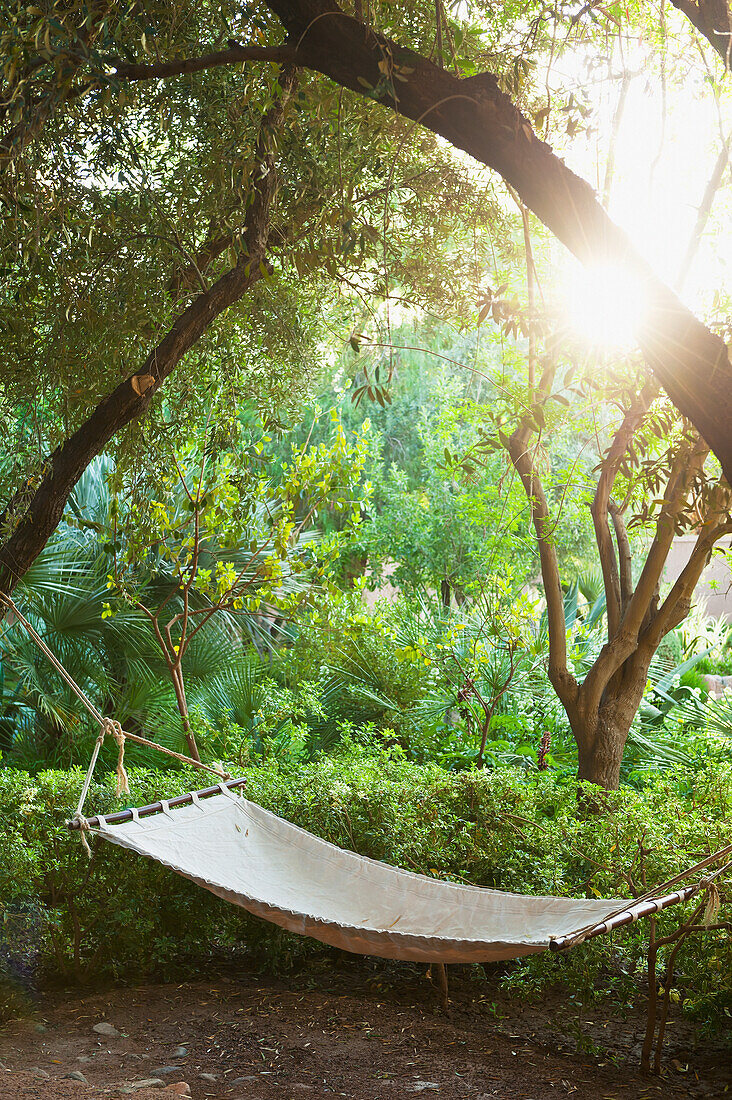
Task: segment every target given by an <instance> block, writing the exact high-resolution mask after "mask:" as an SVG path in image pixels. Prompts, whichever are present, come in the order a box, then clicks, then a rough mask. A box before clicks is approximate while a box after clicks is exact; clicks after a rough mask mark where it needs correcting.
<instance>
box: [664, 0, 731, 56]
mask: <svg viewBox="0 0 732 1100" xmlns="http://www.w3.org/2000/svg"><path fill="white" fill-rule="evenodd" d="M671 3H672V4H673V6H674V7H675V8H677V9H678V11H680V12H683V13H684V15H685V16H686V18H687V19H688V20H689V21H690V22H691V23H693V25H694V26H695V27H696V29H697V30H698V31H699V33H700V34H701V35H703V36H704V38H706V40H707V42H708V43H709V45H710V46H711V47H712V48H713V49H715V50H716V51H717V53H718V54H719V56H720V57H721V58H722V60H723V61H724V64H725V68H727V69H729V67H730V66H729V60H730V44H731V43H732V19H731V18H730V10H729V5H728V4H727V0H697V2H696V3H694V0H671Z"/></svg>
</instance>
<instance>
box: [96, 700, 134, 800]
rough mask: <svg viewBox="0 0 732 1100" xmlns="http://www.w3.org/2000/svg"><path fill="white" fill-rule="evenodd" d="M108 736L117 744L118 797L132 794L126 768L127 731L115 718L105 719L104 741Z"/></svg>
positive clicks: (102, 732) (102, 735) (102, 733)
mask: <svg viewBox="0 0 732 1100" xmlns="http://www.w3.org/2000/svg"><path fill="white" fill-rule="evenodd" d="M107 734H109V736H110V737H113V738H114V740H115V741H116V742H117V749H118V750H119V751H118V755H117V797H118V798H119V796H120V795H121V794H129V793H130V782H129V777H128V775H127V769H126V768H125V731H124V730H123V729H122V726H121V724H120V723H119V722H118V721H116V719H114V718H105V719H104V721H103V722H102V731H101V734H100V736H101V737H102V739H104V738H105V737H106V736H107Z"/></svg>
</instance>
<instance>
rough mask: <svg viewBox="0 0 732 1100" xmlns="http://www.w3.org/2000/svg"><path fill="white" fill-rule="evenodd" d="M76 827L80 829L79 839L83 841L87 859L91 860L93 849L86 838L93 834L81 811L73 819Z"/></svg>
mask: <svg viewBox="0 0 732 1100" xmlns="http://www.w3.org/2000/svg"><path fill="white" fill-rule="evenodd" d="M71 820H72V821H73V822H74V824H75V825H78V827H79V839H80V840H81V843H82V846H83V848H84V851H85V852H86V855H87V859H91V854H92V853H91V848H90V847H89V841H88V840H87V838H86V834H87V833H89V832H91V828H90V826H89V822H88V821H87V819H86V818H85V817H84V815H83V813H81V811H80V810H77V811H76V813H75V814H74V816H73V817H72V819H71Z"/></svg>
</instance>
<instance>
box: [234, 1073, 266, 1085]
mask: <svg viewBox="0 0 732 1100" xmlns="http://www.w3.org/2000/svg"><path fill="white" fill-rule="evenodd" d="M258 1080H259V1078H258V1077H257V1075H256V1074H254V1073H250V1074H249V1076H248V1077H235V1078H234V1080H233V1081H229V1084H230V1085H245V1084H247V1083H248V1082H249V1081H258Z"/></svg>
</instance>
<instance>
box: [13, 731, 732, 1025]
mask: <svg viewBox="0 0 732 1100" xmlns="http://www.w3.org/2000/svg"><path fill="white" fill-rule="evenodd" d="M730 779H732V776H731V775H730V772H729V767H728V766H723V767H721V768H715V769H711V768H710V769H706V770H702V771H700V772H698V773H697V774H695V775H694V774H691V773H688V772H685V771H683V770H679V771H676V772H673V773H669V774H668V775H667V776H665V777H664V778H663V779H658V780H655V781H654V782H652V783H650V784H649V785H648V786H647V787H646V788H645V789H644V791H643V792H642V793H639V792H634V791H632V790H624V791H622V792H616V793H614V794H612V795H610V796H608V807H607V815H606V816H605V817H604V818H603V819H602V820H601V821H599V820H598V819H597V818H592V819H583V818H582V817H581V816H579V815H578V812H577V790H576V785H575V784H574V783H561V782H557V780H556V779H555V778H553V777H552V776H550V775H547V774H543V775H536V776H535V777H534V778H533V779H532V780H531V781H530V782H527V780H526V778H525V777H524V776H523V775H522V774H521V773H518V772H516V771H513V770H511V769H501V770H498V771H495V772H490V773H489V772H475V771H472V772H470V771H466V772H461V773H459V774H452V775H451V774H448V773H446V772H445V771H444V770H442V769H441V768H438V767H435V766H434V765H430V766H426V767H420V766H416V765H413V764H410V763H408V762H406V761H405V760H404V759H403V757H402V755H401V753H399V752H398V751H396V750H394V749H392V750H391V751H390V752H388V753H382V752H374V751H373V750H371V749H369V750H364V749H363V748H359V747H358V746H357V745H355V744H354V743H353V742H346V743H345V744H344V747H343V749H342V751H341V752H340V753H339V754H338V755H336V756H332V757H322V758H321V759H319V760H318V761H315V762H313V763H311V764H308V765H306V766H299V767H298V768H297V769H295V770H293V769H292V767H290V766H285V765H283V764H281V763H280V764H278V763H277V762H275V761H273V760H270V761H268V762H267V763H265V764H264V765H262V766H261V767H256V768H251V769H249V770H248V771H247V780H248V788H247V791H248V796H249V797H250V798H252V799H253V800H254V801H256V802H259V803H261V804H262V805H264V806H267V807H268V808H270V809H272V810H273V811H275V812H276V813H279V814H281V815H283V816H284V817H286V818H287V819H288V820H291V821H293V822H295V823H296V824H298V825H300V826H302V827H304V828H307V829H309V830H311V831H313V832H315V833H316V834H317V835H320V836H322V837H324V838H325V839H327V840H330V841H332V842H335V843H338V844H341V845H342V846H344V847H347V848H351V849H355V850H357V851H359V852H362V853H363V854H365V855H368V856H371V857H373V858H376V859H382V860H386V861H388V862H390V863H393V864H395V865H397V866H402V867H406V868H407V869H409V870H413V871H418V872H421V873H426V874H432V875H437V876H438V877H443V878H448V879H454V880H457V881H465V882H472V883H475V884H479V885H483V886H490V887H493V888H499V889H506V890H515V891H519V892H528V893H537V894H545V893H552V894H557V895H577V896H583V895H587V896H590V897H594V896H623V895H624V894H626V895H627V891H628V882H627V875H628V873H632V874H633V875H636V876H637V874H638V856H639V844H642V847H643V852H644V867H645V873H646V875H647V878H648V882H649V883H653V882H660V881H662V880H665V879H666V878H668V877H670V876H671V875H673V874H675V873H676V872H678V871H680V870H682V869H683V868H684V867H685V866H688V865H690V864H692V863H694V862H695V861H696V860H697V859H698V857H699V853H701V852H704V851H710V850H714V849H715V848H718V847H721V845H722V844H723V843H724V841H725V840H726V839H727V838H728V834H729V828H730V817H731V814H732V805H731V804H730V791H731V790H732V784H731V783H730ZM131 781H132V796H131V797H132V800H133V802H134V803H137V804H140V803H143V802H148V801H153V800H155V799H156V798H158V797H160V796H161V795H162V794H163V793H164V794H165V795H166V796H170V795H172V794H174V793H176V792H178V791H180V790H182V789H186V788H187V787H188V788H190V786H196V785H197V777H196V776H195V775H194V774H193V773H190V772H189V773H171V772H167V773H165V774H164V775H161V774H158V773H155V772H151V771H138V770H134V771H133V774H132V777H131ZM80 784H81V773H80V772H79V771H76V770H74V771H71V772H45V773H42V774H40V775H37V776H35V777H33V778H31V777H30V776H29V775H27V774H26V773H23V772H18V771H13V770H12V769H4V770H0V803H2V805H3V809H4V816H5V822H6V828H5V829H4V831H3V833H2V835H1V836H0V901H1V902H2V908H3V910H4V912H5V914H6V917H5V921H6V928H11V929H12V930H13V934H14V935H15V936H17V939H18V942H21V940H22V936H21V935H20V932H19V930H20V929H22V926H23V922H24V921H25V922H26V923H27V922H28V921H34V922H35V923H36V925H37V947H36V950H37V952H38V956H37V964H38V966H39V967H41V968H46V969H48V968H50V969H51V970H53V971H55V972H57V973H61V974H62V975H64V976H65V978H66V979H67V980H68V979H71V978H74V979H76V980H91V979H94V978H97V977H99V976H100V975H101V974H118V975H120V974H124V975H125V978H126V979H127V980H130V979H131V978H133V977H138V976H141V975H144V974H150V973H154V972H155V973H160V972H168V973H170V972H171V971H172V970H173V969H174V968H176V967H178V968H180V967H181V966H184V965H185V960H186V958H187V957H189V956H191V955H196V954H200V953H202V952H206V951H208V950H210V948H211V947H212V946H213V945H228V946H233V945H239V946H242V945H246V947H247V948H248V949H249V950H251V951H254V952H256V953H257V955H258V957H259V958H260V959H263V960H265V961H266V962H267V964H268V965H270V966H277V965H279V966H282V965H286V964H287V963H288V961H291V960H293V959H294V958H297V957H299V956H302V954H303V953H307V952H310V951H311V950H313V945H312V944H311V943H310V941H305V940H300V939H298V938H297V937H294V936H290V935H286V934H285V933H282V932H281V931H280V930H278V929H275V928H273V927H272V926H270V925H265V924H263V923H261V922H259V921H257V920H255V919H254V918H251V917H249V916H247V915H246V914H243V913H242V912H241V911H240V910H237V909H236V908H234V907H233V906H228V905H226V904H225V903H224V902H222V901H219V900H218V899H216V898H214V897H213V896H212V895H210V894H208V893H206V892H205V891H202V890H200V889H199V888H198V887H195V886H193V885H192V884H190V883H188V882H186V881H185V880H183V879H181V878H179V877H177V876H175V875H173V874H172V873H170V872H168V871H166V870H165V869H164V868H162V866H160V865H159V864H156V863H151V862H148V861H146V860H143V859H138V858H136V857H134V856H132V855H130V853H127V852H122V851H120V850H118V849H116V848H115V847H114V846H112V845H105V844H101V843H100V845H99V847H98V850H97V851H96V852H95V856H94V860H93V862H92V864H91V865H89V864H88V863H87V861H86V859H85V857H84V854H83V851H82V850H81V847H80V845H79V844H78V841H77V839H76V838H72V837H71V836H69V834H68V832H67V830H66V829H65V827H64V825H63V822H64V819H65V818H66V817H67V816H68V815H69V813H70V811H71V809H72V807H73V806H74V804H75V801H76V798H77V795H78V791H79V787H80ZM113 805H114V796H113V785H112V781H111V778H110V779H109V780H104V781H102V782H97V783H95V784H94V785H93V786H92V789H91V791H90V797H89V806H88V808H89V811H91V810H92V809H95V810H100V811H103V810H109V809H110V808H111V807H112V806H113ZM728 890H729V883H728V882H727V883H723V885H722V892H723V896H726V892H727V891H728ZM150 896H155V898H156V905H155V906H150V905H149V904H148V899H149V898H150ZM680 915H681V913H680V912H679V911H678V910H676V911H674V910H673V909H672V910H670V911H667V912H666V913H664V914H663V915H662V916H661V918H660V919H659V925H660V927H661V928H669V927H672V926H674V925H675V923H676V921H677V920H678V919H679V917H680ZM644 940H645V928H644V927H643V926H642V925H639V926H633V927H632V928H631V929H628V930H624V931H623V932H620V933H617V934H616V935H615V936H614V937H613V939H612V940H609V939H607V938H600V939H598V940H595V941H593V942H592V943H590V944H587V945H585V946H583V947H581V948H578V949H575V950H574V951H572V952H571V953H569V954H567V955H563V956H561V957H559V958H554V957H553V958H551V959H549V958H543V959H542V958H538V959H529V960H526V961H521V962H518V963H513V964H509V965H508V966H506V967H502V968H501V970H503V971H504V972H505V976H506V979H505V980H506V981H507V982H508V984H509V985H510V986H511V987H513V988H515V989H517V991H519V992H521V991H525V992H529V991H532V992H533V993H536V992H538V991H540V990H541V989H542V988H544V987H545V985H546V983H555V982H557V981H564V982H566V983H567V984H569V985H572V986H573V988H576V989H578V990H581V991H582V992H583V993H585V992H586V993H587V995H589V996H600V995H602V994H604V993H608V992H609V993H612V995H613V996H614V997H615V998H621V999H625V998H629V997H635V996H636V981H637V980H639V977H640V974H639V970H638V968H639V967H640V964H641V960H642V957H643V944H644ZM731 947H732V945H731V943H730V940H729V939H728V938H725V937H724V936H723V935H720V934H719V933H715V932H709V933H706V934H703V935H701V936H698V937H696V938H695V939H693V941H692V942H691V943H690V944H689V946H688V947H687V948H686V949H685V954H684V957H683V963H682V966H681V967H680V971H679V977H678V991H679V997H680V999H681V1000H682V1001H683V1004H684V1008H685V1010H687V1011H689V1012H691V1013H692V1014H694V1015H697V1016H699V1017H702V1018H704V1019H720V1018H722V1016H723V1013H724V1010H725V1007H726V1008H727V1009H729V1008H730V996H731V995H732V989H731V988H730V984H729V975H730V973H732V967H731V966H730V963H731V962H732V959H731V958H730V949H731ZM499 972H501V971H500V970H499ZM626 974H630V975H637V977H631V978H628V977H626V976H624V975H626Z"/></svg>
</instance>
